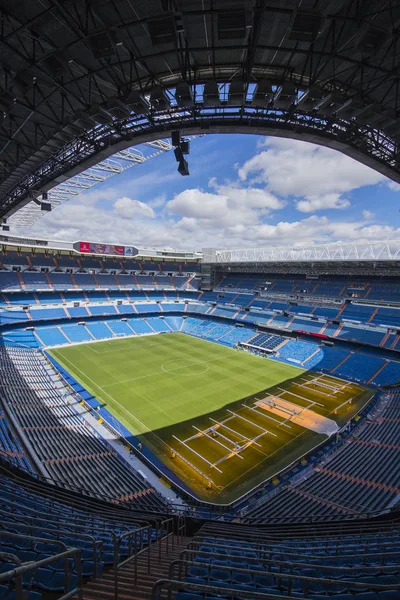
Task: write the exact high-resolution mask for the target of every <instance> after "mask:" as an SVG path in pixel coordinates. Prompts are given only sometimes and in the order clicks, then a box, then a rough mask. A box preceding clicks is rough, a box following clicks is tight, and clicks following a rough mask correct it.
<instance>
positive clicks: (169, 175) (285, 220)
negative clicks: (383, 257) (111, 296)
mask: <svg viewBox="0 0 400 600" xmlns="http://www.w3.org/2000/svg"><path fill="white" fill-rule="evenodd" d="M188 160H189V168H190V176H189V177H182V176H181V175H179V173H177V171H176V167H177V163H176V162H175V158H174V155H173V153H172V152H168V153H165V154H162V155H161V156H158V157H157V158H155V159H153V160H151V161H148V162H146V163H144V164H143V165H139V166H136V167H134V168H132V169H129V170H127V171H125V172H124V173H122V174H121V175H118V176H115V177H113V178H111V179H109V180H108V181H105V182H104V183H102V184H100V185H97V186H96V187H94V188H92V189H91V190H90V191H89V192H87V193H86V194H81V195H79V196H76V197H74V198H73V199H72V200H70V201H69V202H67V203H65V204H64V205H63V206H61V207H59V208H57V209H56V210H54V211H53V212H52V213H49V214H48V215H46V216H45V217H43V218H42V219H41V220H40V221H38V223H37V224H36V225H35V226H34V228H33V229H32V230H29V232H28V231H27V232H24V233H30V234H31V233H35V234H40V235H46V236H49V237H51V238H53V239H61V240H88V241H103V242H111V243H112V242H115V243H121V244H123V243H126V244H134V245H138V246H154V247H165V248H176V249H190V250H192V249H193V250H200V249H201V248H203V247H215V248H252V247H264V246H269V245H275V246H288V245H304V244H314V243H315V244H318V243H326V242H335V241H365V240H385V239H397V238H398V237H399V235H400V229H399V228H400V212H399V208H400V207H399V200H400V194H399V191H398V190H399V189H400V186H398V185H397V184H393V182H391V181H390V180H388V179H386V178H385V177H383V176H382V175H380V174H379V173H376V172H375V171H373V170H372V169H369V168H368V167H365V166H364V165H361V164H360V163H357V162H356V161H354V160H353V159H351V158H349V157H347V156H345V155H343V154H340V153H339V152H336V151H334V150H330V149H327V148H322V147H320V146H315V145H312V144H308V143H304V142H299V141H294V140H286V139H279V138H272V137H268V138H266V137H260V136H253V135H208V136H204V137H202V138H198V139H196V140H194V141H193V142H192V144H191V153H190V156H189V157H188ZM18 233H22V231H20V232H18Z"/></svg>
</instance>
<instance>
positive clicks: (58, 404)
mask: <svg viewBox="0 0 400 600" xmlns="http://www.w3.org/2000/svg"><path fill="white" fill-rule="evenodd" d="M0 369H1V373H2V383H3V388H2V393H1V399H0V403H4V404H5V405H6V406H7V407H8V410H9V411H10V413H11V414H12V415H13V417H14V419H15V420H16V422H17V423H18V425H19V427H20V430H21V432H23V435H24V436H25V437H26V439H27V440H28V441H29V443H30V445H31V447H32V448H33V449H34V452H35V455H36V456H37V458H38V460H39V461H40V464H41V465H42V470H43V468H44V469H45V471H46V472H47V474H48V476H49V477H51V478H52V479H54V480H56V481H59V482H63V483H65V484H69V485H70V486H77V487H79V488H81V489H84V490H86V491H87V492H92V493H94V494H100V495H102V496H103V497H106V498H109V499H113V500H117V501H121V502H127V503H133V504H134V505H135V506H144V507H148V508H149V507H154V508H162V507H163V506H164V505H165V501H164V499H163V498H162V497H161V496H160V495H159V494H158V493H157V492H156V491H155V490H154V488H152V487H151V486H149V485H148V483H147V482H146V481H144V480H143V479H142V478H141V477H140V476H139V475H138V474H137V473H136V472H135V471H134V470H133V469H132V468H131V467H130V466H128V465H127V463H125V462H124V461H123V460H122V459H121V458H120V457H119V455H118V454H117V453H116V452H115V450H113V449H112V448H111V447H109V446H108V445H107V444H106V443H105V442H104V441H103V440H102V439H101V437H100V435H99V433H98V431H95V430H94V429H92V428H91V427H89V426H88V424H87V422H86V421H85V420H84V419H83V418H82V417H81V416H80V414H79V412H77V410H76V408H75V406H76V404H77V402H78V400H77V399H76V398H75V397H74V396H71V394H70V392H69V391H68V390H67V389H66V387H65V386H64V385H63V383H62V382H61V381H60V380H59V378H58V377H57V373H56V372H55V370H54V368H53V367H52V366H51V365H49V364H48V362H47V360H46V358H45V357H44V356H43V355H42V354H41V353H39V352H37V351H35V350H31V349H25V348H17V347H12V346H11V347H10V346H8V345H2V346H1V347H0ZM138 492H141V493H138Z"/></svg>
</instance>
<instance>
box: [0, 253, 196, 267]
mask: <svg viewBox="0 0 400 600" xmlns="http://www.w3.org/2000/svg"><path fill="white" fill-rule="evenodd" d="M0 265H3V266H20V267H32V266H34V267H49V268H58V267H62V268H74V269H81V268H83V269H112V270H115V269H123V268H125V269H126V270H129V271H139V272H140V271H150V272H154V273H168V272H173V273H175V272H180V273H181V272H184V273H195V272H196V271H198V269H199V262H198V261H190V262H189V261H182V260H176V261H173V260H168V261H166V260H135V258H132V257H130V258H128V257H124V256H115V257H112V258H111V257H107V256H86V255H85V254H78V255H76V254H70V255H66V254H61V253H60V252H55V251H49V252H47V253H44V252H36V253H31V252H29V253H27V252H14V251H12V250H7V251H3V252H2V254H1V256H0Z"/></svg>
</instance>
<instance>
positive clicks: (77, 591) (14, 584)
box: [0, 531, 82, 600]
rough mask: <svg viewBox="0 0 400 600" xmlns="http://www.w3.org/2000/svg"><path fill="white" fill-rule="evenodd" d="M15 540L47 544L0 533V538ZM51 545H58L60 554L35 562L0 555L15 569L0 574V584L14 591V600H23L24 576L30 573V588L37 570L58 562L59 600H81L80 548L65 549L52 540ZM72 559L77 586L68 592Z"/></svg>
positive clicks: (34, 538)
mask: <svg viewBox="0 0 400 600" xmlns="http://www.w3.org/2000/svg"><path fill="white" fill-rule="evenodd" d="M1 537H7V538H10V537H12V538H15V539H16V540H21V541H24V542H26V541H31V542H32V543H36V542H43V543H47V544H48V543H49V540H48V539H47V538H39V537H33V536H26V535H21V534H18V533H11V532H8V531H7V532H5V531H0V538H1ZM51 543H52V544H54V545H59V546H60V549H61V552H59V553H58V554H53V555H52V556H49V557H47V558H43V559H41V560H37V561H31V562H26V563H22V562H21V560H20V559H19V558H18V557H17V556H15V555H13V554H9V553H0V559H6V560H10V562H13V563H15V565H16V566H15V568H14V569H11V570H9V571H6V572H4V573H1V574H0V584H2V583H8V584H9V587H10V590H11V589H15V600H23V598H24V591H26V585H25V586H24V581H23V577H24V576H25V575H26V574H29V573H32V576H33V577H32V580H31V582H30V583H29V586H28V587H29V588H30V587H32V585H31V584H32V581H34V574H35V572H36V571H37V569H39V568H45V567H47V566H48V565H51V564H52V563H57V562H59V561H63V567H64V593H63V594H62V596H60V597H59V600H68V598H72V597H73V596H76V595H77V596H78V598H79V600H82V559H81V549H80V548H67V547H66V546H65V544H64V543H63V542H60V541H57V540H52V541H51ZM71 558H72V559H73V560H74V563H75V569H76V577H77V584H76V586H75V587H74V588H73V589H72V590H70V589H69V586H70V581H71V579H70V578H71V572H70V564H69V559H71Z"/></svg>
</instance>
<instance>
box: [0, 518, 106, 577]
mask: <svg viewBox="0 0 400 600" xmlns="http://www.w3.org/2000/svg"><path fill="white" fill-rule="evenodd" d="M0 526H1V528H2V529H1V530H0V538H1V537H8V536H11V535H13V529H22V530H23V531H26V532H27V536H30V537H31V538H35V539H36V540H40V541H42V542H45V543H46V544H53V543H56V542H58V543H62V544H63V546H64V548H67V546H66V545H65V544H64V543H63V542H61V540H59V539H58V538H59V537H60V536H65V537H69V538H71V537H73V538H78V539H81V540H82V541H87V542H90V544H91V547H92V555H93V576H94V577H96V575H97V573H98V550H99V551H101V549H102V546H103V542H102V541H100V540H96V539H95V538H94V537H93V536H91V535H88V534H86V533H76V532H74V531H69V530H62V529H51V528H47V527H40V526H37V525H25V524H23V523H15V522H5V521H2V522H1V524H0ZM7 527H8V529H9V531H8V530H7ZM38 529H39V530H40V532H41V533H50V534H51V535H52V536H54V539H50V540H49V539H48V538H42V539H40V538H38V537H36V536H35V535H34V533H35V531H37V530H38ZM25 537H26V536H25Z"/></svg>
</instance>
